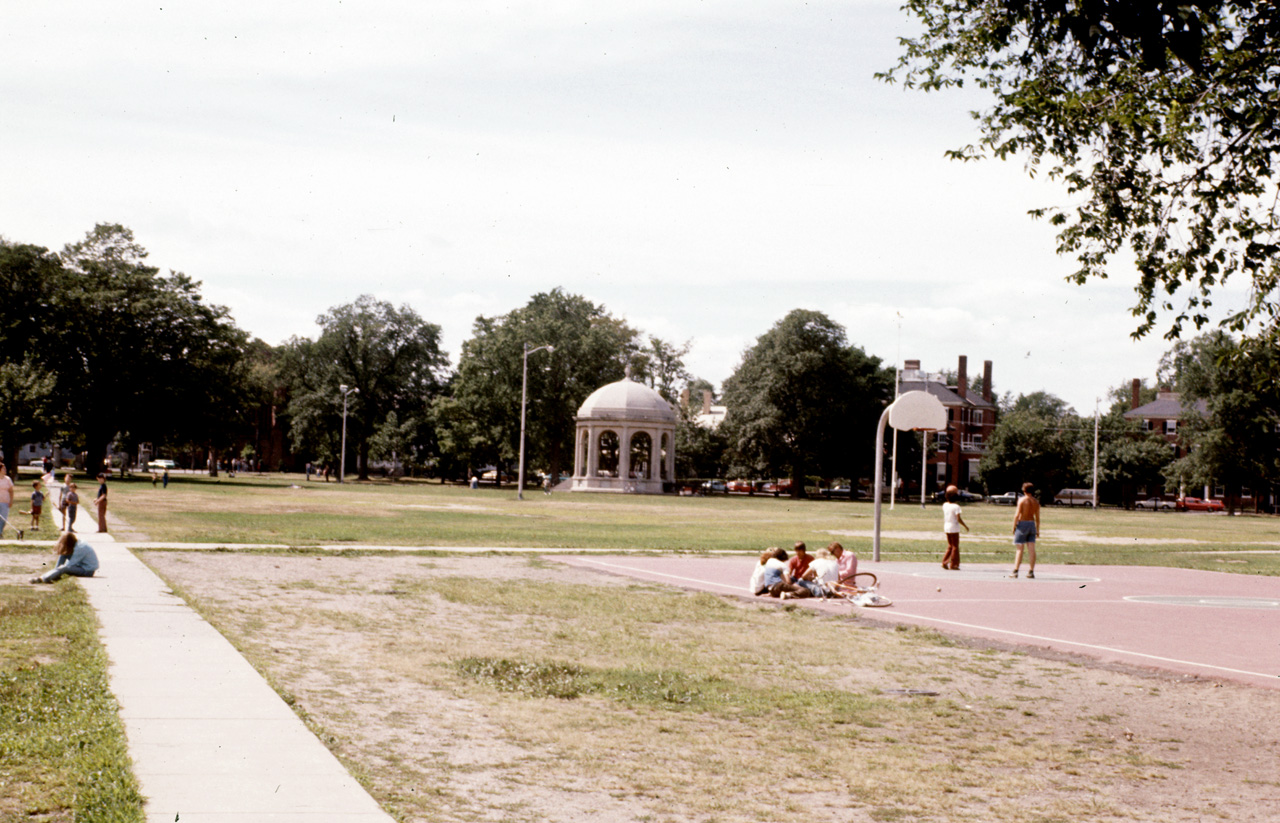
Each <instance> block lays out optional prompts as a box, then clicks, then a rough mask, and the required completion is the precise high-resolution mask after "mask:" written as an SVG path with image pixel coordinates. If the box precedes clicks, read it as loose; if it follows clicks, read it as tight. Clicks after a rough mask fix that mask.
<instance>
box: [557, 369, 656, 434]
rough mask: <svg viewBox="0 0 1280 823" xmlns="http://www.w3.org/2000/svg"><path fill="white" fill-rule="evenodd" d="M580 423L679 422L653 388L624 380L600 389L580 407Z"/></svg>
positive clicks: (628, 379)
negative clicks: (612, 421)
mask: <svg viewBox="0 0 1280 823" xmlns="http://www.w3.org/2000/svg"><path fill="white" fill-rule="evenodd" d="M578 419H579V420H634V421H644V422H658V423H670V424H672V425H674V424H675V422H676V412H675V409H673V408H671V404H670V403H668V402H667V401H666V400H664V399H663V398H662V395H661V394H658V393H657V392H656V391H654V390H653V389H651V388H649V387H648V386H646V385H644V384H643V383H637V382H635V381H634V380H632V379H631V378H630V377H624V378H622V379H621V380H619V381H618V382H616V383H609V384H608V385H606V386H601V387H600V388H598V389H596V390H595V391H593V392H592V393H591V396H590V397H588V398H587V399H586V401H585V402H583V404H582V406H580V407H579V408H578Z"/></svg>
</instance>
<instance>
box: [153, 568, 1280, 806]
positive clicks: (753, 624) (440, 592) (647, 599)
mask: <svg viewBox="0 0 1280 823" xmlns="http://www.w3.org/2000/svg"><path fill="white" fill-rule="evenodd" d="M146 559H147V561H148V562H149V563H151V564H152V565H153V566H154V567H155V568H157V570H158V571H160V572H161V573H162V574H163V575H165V576H166V577H167V578H168V579H169V580H170V581H172V582H173V584H174V585H175V586H177V587H178V588H179V589H180V590H181V591H182V592H183V593H184V594H185V595H186V596H187V597H188V598H189V599H190V600H191V602H193V603H195V604H197V605H198V606H199V608H201V609H202V610H203V611H204V612H205V613H206V614H207V615H209V616H210V618H211V619H212V620H213V621H214V622H215V624H216V625H218V626H219V628H221V629H222V630H223V631H224V633H226V634H227V635H228V636H229V637H231V638H232V639H233V641H234V642H236V643H237V644H238V645H239V646H240V647H241V648H242V649H243V650H244V651H245V652H246V654H247V655H248V656H249V658H250V659H251V660H252V661H254V662H255V664H256V665H258V666H259V667H260V668H261V669H262V670H263V671H264V673H266V675H267V676H268V677H269V679H270V680H271V681H272V682H273V683H275V684H276V685H277V687H278V688H279V689H280V690H281V691H282V692H283V693H284V694H286V695H287V697H288V699H289V700H291V701H292V702H293V703H294V704H295V706H296V707H297V708H298V709H299V711H301V712H302V713H303V714H304V715H305V716H306V717H307V718H308V719H309V720H310V721H311V722H312V723H313V725H314V727H315V728H317V729H318V730H319V731H320V732H321V734H322V736H324V737H325V739H326V740H327V741H328V742H330V744H331V745H332V746H333V748H334V749H335V751H337V752H338V753H339V755H340V756H341V757H343V758H344V760H345V761H346V762H347V763H349V764H350V765H351V766H352V767H353V770H354V771H355V772H356V774H357V775H359V776H361V777H362V778H363V779H364V780H365V781H366V782H367V783H368V785H369V786H370V787H371V790H372V791H373V793H374V795H375V796H376V797H378V798H379V799H380V800H381V801H382V802H383V803H384V805H386V806H387V808H388V809H389V810H391V811H392V812H393V813H395V814H397V815H398V816H400V817H401V818H403V819H405V820H413V821H491V820H492V821H498V820H503V821H506V820H516V821H519V820H528V821H535V820H536V821H543V820H564V821H580V820H619V819H628V820H651V821H668V820H670V821H675V820H681V821H683V820H697V821H724V822H725V823H729V822H730V821H756V820H772V821H801V820H804V821H810V820H818V821H821V820H832V821H835V820H839V821H884V820H946V821H953V820H975V821H977V820H981V821H1011V822H1012V821H1039V822H1040V823H1044V821H1053V820H1062V821H1068V820H1072V821H1073V820H1077V819H1081V818H1085V817H1087V818H1088V819H1090V820H1095V821H1111V820H1161V821H1190V820H1200V819H1202V818H1203V817H1204V816H1205V815H1206V814H1208V815H1210V816H1214V817H1217V818H1220V819H1229V820H1230V819H1238V820H1250V819H1258V817H1259V816H1260V815H1264V814H1265V813H1267V810H1270V809H1274V808H1276V807H1277V804H1278V803H1280V790H1278V789H1277V786H1276V784H1275V782H1274V774H1273V766H1274V762H1275V756H1276V754H1277V753H1280V747H1278V746H1277V739H1276V735H1275V732H1274V730H1272V729H1270V728H1268V727H1267V726H1266V725H1264V724H1257V723H1255V722H1254V719H1255V718H1258V717H1268V716H1275V712H1276V709H1277V708H1280V706H1278V705H1277V703H1278V702H1280V701H1278V699H1277V695H1275V694H1274V693H1272V692H1262V691H1258V690H1248V689H1242V688H1236V687H1230V686H1228V687H1223V688H1214V687H1213V686H1212V684H1185V683H1172V682H1164V681H1158V680H1152V679H1145V678H1140V677H1136V676H1133V675H1129V674H1124V673H1117V672H1099V671H1097V670H1093V669H1089V668H1085V667H1083V666H1079V665H1073V664H1071V663H1066V662H1058V661H1051V660H1044V659H1039V658H1036V657H1030V656H1024V655H1019V654H1011V653H1007V652H1003V651H995V650H983V649H974V648H968V647H965V646H961V645H956V644H955V643H953V642H952V641H950V640H948V639H947V638H946V637H943V636H941V635H938V634H936V633H933V632H927V631H918V630H885V629H882V628H873V627H869V626H867V625H864V624H862V623H860V622H859V621H857V620H856V619H831V618H827V617H822V616H817V615H815V614H813V613H811V612H808V611H806V610H804V609H797V608H784V607H779V606H776V605H768V606H762V605H761V604H758V603H754V602H749V601H743V600H739V599H736V598H721V597H714V596H710V595H706V594H689V593H685V592H681V591H676V590H672V589H667V588H663V587H659V586H652V585H636V584H632V583H628V582H626V581H621V580H619V579H616V578H611V577H606V576H601V575H597V574H594V573H592V572H588V571H581V570H575V569H567V568H563V567H560V566H558V565H557V566H553V567H547V566H544V565H543V564H541V563H539V562H537V561H525V560H514V559H507V558H483V559H454V558H423V557H416V556H398V557H382V556H369V557H352V558H337V557H320V556H305V555H304V556H299V555H296V554H294V555H289V556H283V555H281V556H270V555H233V554H217V555H207V554H196V553H169V552H153V553H148V554H147V556H146ZM896 688H925V689H931V690H935V691H937V692H939V695H938V696H936V697H912V698H903V697H897V696H893V695H891V694H889V693H888V690H890V689H896Z"/></svg>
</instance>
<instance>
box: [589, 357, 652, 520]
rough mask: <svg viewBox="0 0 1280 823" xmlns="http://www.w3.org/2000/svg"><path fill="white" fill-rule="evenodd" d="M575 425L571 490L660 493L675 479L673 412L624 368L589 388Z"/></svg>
mask: <svg viewBox="0 0 1280 823" xmlns="http://www.w3.org/2000/svg"><path fill="white" fill-rule="evenodd" d="M577 423H578V427H577V432H576V434H575V436H574V443H575V444H576V446H575V448H574V460H573V482H572V486H571V488H572V489H573V491H600V492H629V493H633V494H661V493H662V487H663V483H664V482H670V481H671V479H672V478H673V477H675V461H676V455H675V448H674V444H675V436H676V413H675V410H674V409H673V408H671V404H670V403H668V402H667V401H666V400H664V399H663V398H662V395H660V394H658V393H657V392H656V391H654V390H653V389H651V388H649V387H648V386H645V385H643V384H640V383H637V382H635V381H634V380H632V379H631V374H630V370H629V369H628V372H627V376H626V377H624V378H623V379H621V380H619V381H618V382H616V383H610V384H608V385H607V386H601V387H600V388H598V389H596V390H595V391H594V392H592V394H591V396H590V397H588V398H587V399H586V402H584V403H583V404H582V406H581V407H580V408H579V409H578V418H577Z"/></svg>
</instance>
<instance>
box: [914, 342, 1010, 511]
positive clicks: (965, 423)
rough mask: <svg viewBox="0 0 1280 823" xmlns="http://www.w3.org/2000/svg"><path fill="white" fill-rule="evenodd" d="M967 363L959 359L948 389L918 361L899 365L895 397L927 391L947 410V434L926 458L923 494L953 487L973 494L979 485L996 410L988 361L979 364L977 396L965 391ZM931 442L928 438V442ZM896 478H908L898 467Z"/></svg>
mask: <svg viewBox="0 0 1280 823" xmlns="http://www.w3.org/2000/svg"><path fill="white" fill-rule="evenodd" d="M968 369H969V359H968V358H967V357H966V356H965V355H963V354H962V355H960V359H959V362H958V364H957V368H956V381H955V385H948V384H947V381H946V379H945V378H944V377H943V376H942V375H941V374H930V373H928V372H925V371H923V370H921V368H920V361H919V360H908V361H906V362H905V363H903V368H902V374H901V378H900V380H899V383H898V391H899V393H905V392H909V391H927V392H928V393H929V394H932V395H933V396H934V397H936V398H938V400H939V401H940V402H941V403H942V406H943V408H945V409H946V410H947V430H946V431H945V432H940V433H938V434H937V435H935V437H936V438H937V440H936V441H934V442H936V444H937V451H936V453H934V454H931V455H930V456H929V458H928V461H927V463H928V468H927V469H926V473H927V480H926V482H927V483H929V484H932V485H933V488H932V489H925V491H926V492H929V491H936V490H937V489H943V488H946V486H947V485H948V484H951V483H954V484H955V485H957V486H959V487H960V488H962V489H967V488H973V489H975V490H977V488H978V484H979V476H978V462H979V461H980V460H982V455H983V454H984V453H985V452H986V450H987V443H989V442H990V440H991V432H992V431H993V430H995V427H996V412H997V407H996V404H995V402H994V401H993V400H992V395H991V361H990V360H986V361H984V362H983V364H982V389H981V391H980V392H979V393H974V392H972V391H970V388H969V370H968ZM931 440H932V438H931ZM898 473H899V476H909V475H910V472H909V471H904V469H903V467H901V466H899V467H898Z"/></svg>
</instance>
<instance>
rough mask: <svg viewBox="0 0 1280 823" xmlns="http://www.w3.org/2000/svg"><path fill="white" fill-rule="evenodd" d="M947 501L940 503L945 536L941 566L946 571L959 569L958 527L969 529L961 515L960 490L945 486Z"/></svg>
mask: <svg viewBox="0 0 1280 823" xmlns="http://www.w3.org/2000/svg"><path fill="white" fill-rule="evenodd" d="M946 496H947V502H945V503H943V504H942V531H943V534H945V535H946V536H947V551H946V553H945V554H943V555H942V568H944V569H947V570H948V571H953V572H955V571H959V570H960V527H961V526H963V527H964V530H965V531H969V524H967V523H965V522H964V518H963V517H962V516H961V510H960V504H959V503H957V502H956V500H958V499H959V498H960V490H959V489H958V488H956V487H955V486H947V491H946Z"/></svg>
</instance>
